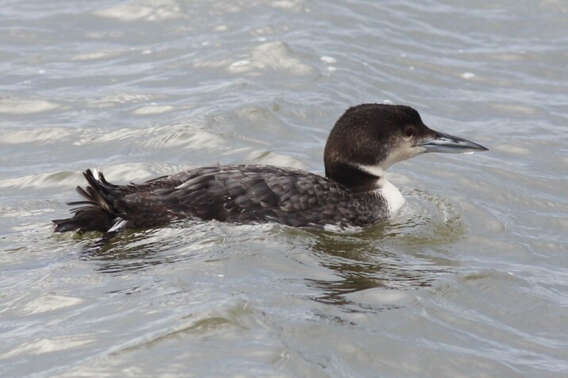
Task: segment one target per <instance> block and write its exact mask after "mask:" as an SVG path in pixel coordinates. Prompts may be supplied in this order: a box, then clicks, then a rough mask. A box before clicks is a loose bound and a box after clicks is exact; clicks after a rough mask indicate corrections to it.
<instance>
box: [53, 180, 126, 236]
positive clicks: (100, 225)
mask: <svg viewBox="0 0 568 378" xmlns="http://www.w3.org/2000/svg"><path fill="white" fill-rule="evenodd" d="M96 175H97V177H95V174H93V171H91V170H90V169H87V170H86V171H85V172H83V176H84V177H85V179H86V180H87V183H88V184H89V185H88V186H87V187H85V188H82V187H80V186H78V187H77V188H76V190H77V193H79V195H81V197H83V198H84V200H82V201H74V202H69V203H68V204H69V205H71V206H77V207H74V208H72V209H71V212H72V213H73V216H72V217H71V218H66V219H54V220H53V221H52V222H53V223H54V224H55V232H66V231H74V230H78V231H101V232H107V231H108V230H110V229H111V228H112V227H113V226H114V225H115V224H116V222H117V219H120V220H122V218H120V216H119V214H118V212H117V211H116V209H115V206H114V205H113V202H116V200H117V199H118V198H119V194H120V193H119V190H118V189H119V186H118V185H114V184H111V183H109V182H108V181H107V180H106V179H105V177H104V176H103V175H102V173H98V172H97V174H96Z"/></svg>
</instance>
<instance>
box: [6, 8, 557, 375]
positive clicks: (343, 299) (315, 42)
mask: <svg viewBox="0 0 568 378" xmlns="http://www.w3.org/2000/svg"><path fill="white" fill-rule="evenodd" d="M1 5H2V7H1V8H2V10H1V11H0V249H1V251H0V376H2V377H16V376H34V377H43V376H59V377H71V376H196V377H200V376H285V377H293V376H312V377H326V376H333V377H374V376H381V377H416V376H424V377H426V376H430V377H462V376H463V377H472V376H475V377H479V376H492V377H516V376H526V377H536V376H538V377H565V376H567V375H568V327H567V326H568V233H567V231H568V198H567V184H568V177H567V176H568V175H567V172H568V137H567V132H566V130H567V129H566V128H567V123H568V3H567V2H565V1H561V0H540V1H539V0H537V1H528V0H521V1H519V0H515V1H506V0H497V1H490V2H487V1H456V2H452V1H447V0H445V1H444V0H431V1H399V0H397V1H381V2H379V1H370V0H368V1H365V0H351V1H329V0H328V1H315V0H314V1H309V0H281V1H276V0H275V1H270V0H250V1H248V0H240V1H233V0H215V1H204V0H202V1H197V0H194V1H189V0H186V1H182V0H179V1H176V0H155V1H116V0H106V1H96V2H94V1H84V0H83V1H61V0H54V1H38V0H33V1H32V0H17V1H16V0H12V1H3V2H2V4H1ZM362 102H388V103H404V104H409V105H412V106H414V107H415V108H416V109H418V110H419V111H420V112H421V114H422V117H423V120H424V122H425V123H426V124H427V125H429V126H430V127H432V128H435V129H438V130H441V131H444V132H448V133H451V134H455V135H459V136H462V137H465V138H468V139H472V140H474V141H476V142H479V143H481V144H483V145H486V146H487V147H489V148H490V151H489V152H486V153H480V154H474V155H470V156H464V155H442V154H439V155H435V154H428V155H427V156H426V155H425V156H420V157H417V158H415V159H413V160H410V161H406V162H403V163H400V164H397V165H395V166H394V167H392V169H391V170H390V175H389V179H390V180H391V181H392V182H393V183H395V184H396V185H397V186H398V187H399V188H400V189H401V191H402V192H403V194H404V195H405V197H406V198H407V204H406V205H405V207H404V208H403V209H402V211H401V213H400V214H398V215H397V216H396V217H395V218H394V219H392V220H391V221H389V222H387V223H385V224H380V225H377V226H374V227H371V228H369V229H366V230H363V231H359V232H354V233H353V232H352V233H339V232H318V231H310V230H298V229H293V228H289V227H283V226H279V225H275V224H266V225H231V224H223V223H218V222H201V221H188V222H184V223H181V224H174V225H171V226H169V227H163V228H159V229H151V230H145V231H139V232H129V233H124V234H122V235H120V236H119V237H117V238H115V239H113V240H111V241H108V242H102V241H101V237H100V235H97V234H96V233H93V234H84V235H74V234H64V235H54V234H53V233H52V227H51V224H50V220H51V219H53V218H61V217H64V216H66V215H67V214H68V209H67V206H66V204H65V202H66V201H72V200H77V199H78V196H77V194H76V193H75V192H74V187H75V186H76V185H80V184H83V179H82V176H81V171H82V170H84V169H86V168H89V167H97V168H101V169H102V170H103V171H104V172H105V174H106V176H107V178H108V179H109V180H111V181H113V182H117V183H127V182H130V181H135V182H139V181H142V180H145V179H148V178H151V177H154V176H158V175H164V174H169V173H173V172H177V171H179V170H182V169H186V168H191V167H197V166H201V165H207V164H215V163H238V162H255V163H266V164H275V165H281V166H292V167H300V168H304V169H307V170H311V171H314V172H318V173H322V172H323V168H322V149H323V145H324V144H325V140H326V137H327V133H328V131H329V130H330V128H331V126H332V125H333V123H334V122H335V120H336V119H337V118H338V117H339V115H341V113H342V112H343V111H344V110H345V109H346V108H347V107H349V106H351V105H354V104H358V103H362Z"/></svg>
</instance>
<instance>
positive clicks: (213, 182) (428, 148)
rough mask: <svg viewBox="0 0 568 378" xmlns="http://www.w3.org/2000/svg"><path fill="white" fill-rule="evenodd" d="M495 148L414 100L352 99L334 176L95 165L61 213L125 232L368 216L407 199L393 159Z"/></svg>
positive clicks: (85, 226)
mask: <svg viewBox="0 0 568 378" xmlns="http://www.w3.org/2000/svg"><path fill="white" fill-rule="evenodd" d="M486 150H487V148H485V147H483V146H481V145H479V144H477V143H474V142H471V141H468V140H466V139H462V138H458V137H455V136H451V135H448V134H444V133H441V132H438V131H434V130H432V129H430V128H428V127H427V126H426V125H425V124H424V123H423V122H422V120H421V118H420V115H419V114H418V112H417V111H416V110H414V109H413V108H411V107H409V106H404V105H387V104H362V105H358V106H354V107H351V108H349V109H348V110H347V111H346V112H345V113H344V114H343V115H342V116H341V117H340V118H339V120H338V121H337V122H336V124H335V126H334V127H333V129H332V130H331V133H330V134H329V137H328V139H327V143H326V146H325V151H324V163H325V177H323V176H320V175H317V174H314V173H309V172H306V171H303V170H298V169H289V168H279V167H274V166H267V165H248V164H247V165H220V166H219V165H218V166H211V167H203V168H196V169H190V170H187V171H183V172H180V173H178V174H174V175H171V176H163V177H158V178H155V179H152V180H149V181H146V182H144V183H142V184H133V183H131V184H128V185H114V184H111V183H109V182H108V181H107V180H106V179H105V177H104V176H103V174H102V173H98V172H96V171H95V172H93V171H91V170H90V169H88V170H86V171H85V172H84V173H83V175H84V176H85V178H86V180H87V182H88V186H86V187H85V188H82V187H80V186H78V187H77V191H78V193H79V194H80V195H81V196H82V197H83V198H84V200H82V201H76V202H70V203H69V205H71V206H75V207H74V208H73V209H72V210H71V211H72V212H73V216H72V217H71V218H68V219H56V220H53V223H54V224H55V231H56V232H65V231H72V230H78V231H101V232H115V231H119V230H121V229H125V228H145V227H156V226H161V225H165V224H167V223H169V222H171V221H173V220H177V219H183V218H201V219H204V220H210V219H216V220H219V221H226V222H236V223H258V222H277V223H282V224H286V225H290V226H296V227H317V228H323V227H324V226H326V225H333V226H338V227H340V228H341V227H350V226H367V225H371V224H373V223H376V222H379V221H382V220H385V219H387V218H388V217H389V216H390V215H392V214H394V213H395V212H396V211H397V210H398V209H399V208H400V207H401V206H402V205H403V204H404V198H403V197H402V195H401V194H400V192H399V190H398V189H397V188H396V187H395V186H394V185H393V184H391V183H390V182H389V181H387V180H386V179H385V170H386V169H387V168H388V167H390V166H391V165H392V164H394V163H396V162H398V161H401V160H405V159H409V158H411V157H414V156H416V155H419V154H421V153H424V152H471V151H486Z"/></svg>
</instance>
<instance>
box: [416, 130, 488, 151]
mask: <svg viewBox="0 0 568 378" xmlns="http://www.w3.org/2000/svg"><path fill="white" fill-rule="evenodd" d="M417 146H418V147H423V148H424V149H425V150H424V152H447V153H454V154H459V153H467V152H470V153H471V152H474V151H488V149H487V148H485V147H483V146H482V145H481V144H477V143H475V142H472V141H470V140H467V139H463V138H460V137H456V136H453V135H449V134H444V133H441V132H438V131H434V130H432V134H430V135H428V136H427V137H425V138H424V139H422V140H421V141H419V142H418V143H417Z"/></svg>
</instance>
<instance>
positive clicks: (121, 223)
mask: <svg viewBox="0 0 568 378" xmlns="http://www.w3.org/2000/svg"><path fill="white" fill-rule="evenodd" d="M126 222H127V221H126V220H124V219H122V218H116V221H115V222H114V224H113V225H112V227H111V228H109V229H108V231H107V232H115V231H119V230H120V229H121V228H123V227H124V226H126Z"/></svg>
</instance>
